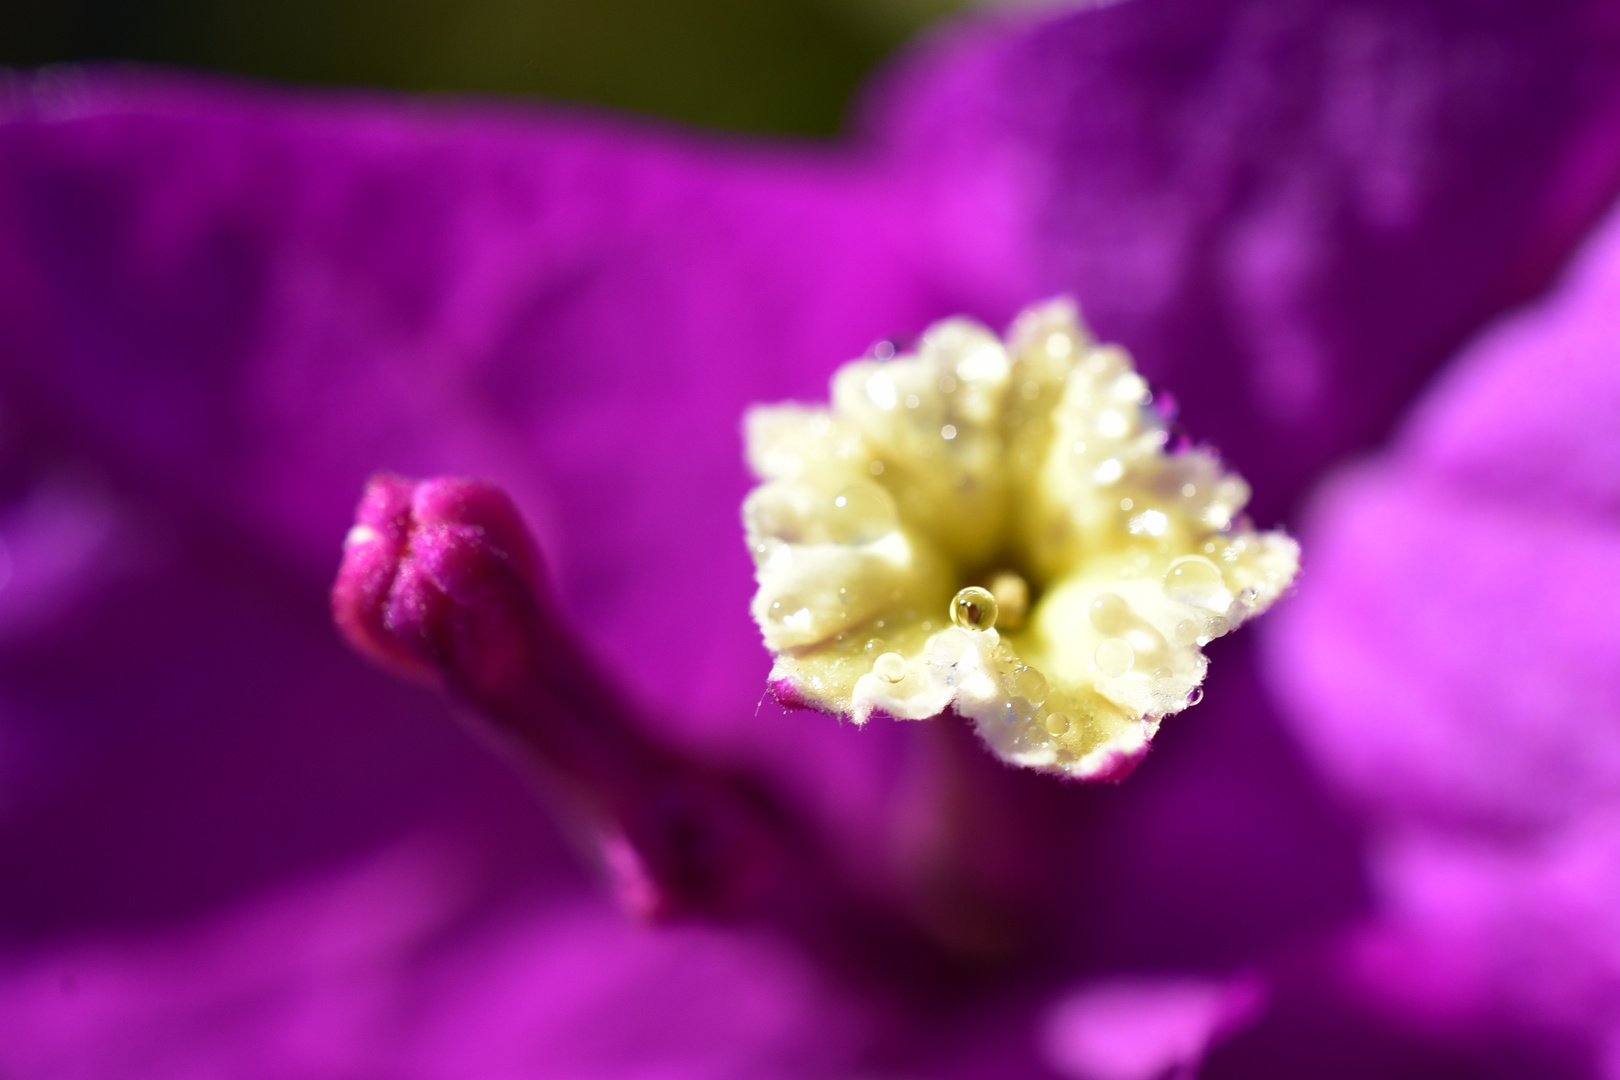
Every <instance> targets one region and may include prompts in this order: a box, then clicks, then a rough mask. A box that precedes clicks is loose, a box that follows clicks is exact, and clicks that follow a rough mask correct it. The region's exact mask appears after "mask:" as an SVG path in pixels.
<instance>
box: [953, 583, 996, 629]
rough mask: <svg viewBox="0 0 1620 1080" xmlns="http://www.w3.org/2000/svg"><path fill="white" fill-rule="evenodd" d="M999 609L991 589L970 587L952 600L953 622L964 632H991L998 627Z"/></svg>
mask: <svg viewBox="0 0 1620 1080" xmlns="http://www.w3.org/2000/svg"><path fill="white" fill-rule="evenodd" d="M997 613H998V608H997V606H996V598H995V597H994V596H993V595H992V594H991V592H990V590H989V589H981V588H979V587H978V586H977V585H969V586H968V587H967V588H965V589H963V590H962V591H961V592H959V593H957V594H956V595H955V596H954V597H952V598H951V622H953V623H955V624H956V625H957V626H960V627H961V628H962V629H963V630H989V629H990V628H992V627H993V626H995V625H996V615H997Z"/></svg>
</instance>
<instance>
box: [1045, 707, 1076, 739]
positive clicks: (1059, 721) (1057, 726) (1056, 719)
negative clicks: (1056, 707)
mask: <svg viewBox="0 0 1620 1080" xmlns="http://www.w3.org/2000/svg"><path fill="white" fill-rule="evenodd" d="M1071 723H1072V721H1071V720H1070V719H1069V717H1068V715H1067V714H1066V713H1060V712H1055V713H1051V714H1049V715H1048V716H1047V718H1046V730H1047V731H1048V732H1050V733H1051V734H1053V735H1062V734H1063V733H1064V732H1065V731H1068V730H1069V726H1070V724H1071Z"/></svg>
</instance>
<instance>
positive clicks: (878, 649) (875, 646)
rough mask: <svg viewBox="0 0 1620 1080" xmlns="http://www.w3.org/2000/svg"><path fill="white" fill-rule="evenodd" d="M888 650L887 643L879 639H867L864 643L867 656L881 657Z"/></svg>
mask: <svg viewBox="0 0 1620 1080" xmlns="http://www.w3.org/2000/svg"><path fill="white" fill-rule="evenodd" d="M888 649H889V643H888V642H887V641H884V640H883V639H882V638H880V637H875V638H869V639H868V640H867V642H866V655H867V656H882V655H883V654H884V653H885V652H887V651H888Z"/></svg>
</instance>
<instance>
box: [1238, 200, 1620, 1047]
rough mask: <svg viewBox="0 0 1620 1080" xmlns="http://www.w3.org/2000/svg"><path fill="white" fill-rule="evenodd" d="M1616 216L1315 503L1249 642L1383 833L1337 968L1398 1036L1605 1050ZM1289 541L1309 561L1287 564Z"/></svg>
mask: <svg viewBox="0 0 1620 1080" xmlns="http://www.w3.org/2000/svg"><path fill="white" fill-rule="evenodd" d="M1617 311H1620V218H1615V217H1611V219H1610V220H1609V222H1608V223H1607V224H1606V225H1605V226H1604V227H1603V228H1602V229H1601V230H1600V231H1599V232H1598V233H1597V234H1596V235H1595V236H1594V237H1593V238H1592V240H1591V242H1590V243H1589V245H1588V247H1587V248H1586V250H1585V251H1584V253H1583V254H1582V255H1581V257H1580V258H1579V259H1578V261H1577V262H1576V264H1575V265H1574V266H1573V268H1572V269H1571V271H1570V273H1569V274H1568V276H1567V278H1566V280H1565V281H1564V282H1563V283H1562V285H1561V286H1560V287H1559V289H1558V291H1557V292H1556V293H1555V294H1554V295H1553V296H1552V297H1550V298H1549V299H1548V300H1546V301H1545V302H1544V303H1541V304H1539V305H1537V306H1535V307H1533V308H1531V309H1529V310H1527V311H1525V312H1523V313H1521V314H1518V315H1516V316H1514V317H1513V318H1511V319H1509V320H1507V321H1506V322H1504V323H1503V324H1501V325H1500V326H1498V327H1496V328H1494V329H1493V330H1491V331H1490V332H1488V333H1487V334H1485V335H1484V336H1483V337H1482V338H1481V339H1480V340H1479V341H1478V342H1476V343H1475V344H1474V345H1473V346H1472V347H1471V348H1470V349H1469V350H1468V351H1467V352H1466V353H1465V355H1464V356H1463V357H1462V358H1460V359H1459V360H1458V362H1457V364H1456V366H1455V367H1454V368H1453V369H1452V370H1450V371H1448V372H1447V373H1446V375H1445V376H1444V377H1443V378H1442V380H1441V381H1440V383H1439V384H1438V385H1437V386H1436V388H1435V390H1434V392H1433V394H1432V395H1431V396H1430V397H1429V398H1428V399H1427V400H1426V401H1425V402H1424V403H1423V404H1422V405H1421V406H1420V407H1419V408H1418V409H1417V411H1416V413H1415V415H1414V417H1413V419H1412V422H1411V426H1410V428H1409V429H1408V430H1407V431H1406V432H1405V433H1404V434H1403V436H1402V438H1401V439H1400V440H1399V441H1398V442H1397V443H1396V445H1395V446H1394V447H1393V448H1392V450H1391V451H1390V452H1388V453H1387V454H1385V455H1383V456H1381V457H1380V458H1378V459H1376V460H1374V461H1373V462H1370V463H1368V464H1365V465H1362V466H1359V467H1357V468H1356V469H1353V470H1351V471H1349V472H1347V473H1345V474H1343V475H1342V476H1340V477H1338V478H1337V479H1336V480H1334V481H1331V482H1330V483H1329V485H1328V486H1327V487H1326V488H1325V489H1324V491H1323V492H1322V494H1321V496H1320V500H1319V502H1318V504H1317V505H1316V507H1315V509H1314V510H1313V512H1312V515H1311V519H1310V525H1309V528H1308V530H1307V534H1306V535H1307V539H1306V543H1307V545H1308V546H1309V549H1310V550H1312V552H1313V554H1314V561H1313V564H1312V566H1311V569H1310V573H1309V575H1308V576H1307V577H1306V579H1305V582H1304V585H1303V587H1302V589H1301V592H1300V595H1299V597H1298V598H1297V600H1296V602H1295V603H1294V604H1293V605H1292V606H1291V607H1290V608H1289V609H1288V610H1287V611H1286V612H1285V613H1284V614H1283V616H1282V617H1281V619H1280V620H1279V625H1278V626H1276V627H1274V628H1273V630H1272V632H1271V633H1270V634H1269V635H1268V641H1269V646H1270V648H1269V665H1268V666H1269V668H1270V672H1271V675H1272V679H1273V682H1274V684H1275V685H1276V686H1278V688H1279V689H1280V690H1282V691H1283V692H1284V694H1285V696H1286V698H1287V699H1288V701H1289V706H1290V715H1291V717H1292V719H1293V721H1294V724H1295V727H1296V729H1297V730H1298V732H1299V733H1300V735H1301V736H1302V738H1303V739H1304V741H1305V743H1306V745H1307V746H1308V747H1310V748H1311V750H1312V751H1313V752H1314V754H1315V756H1316V758H1317V761H1318V763H1319V765H1320V766H1321V767H1322V768H1323V769H1324V770H1325V771H1326V772H1327V773H1328V774H1329V775H1330V776H1331V777H1333V778H1334V779H1335V780H1337V781H1338V782H1339V783H1340V784H1342V785H1343V786H1344V787H1345V788H1347V789H1348V790H1349V791H1350V792H1352V793H1353V794H1354V795H1355V796H1356V797H1357V799H1358V800H1359V801H1360V802H1361V803H1362V804H1363V805H1364V806H1366V807H1367V808H1368V809H1369V810H1370V811H1371V813H1372V815H1373V817H1374V820H1375V821H1377V822H1379V823H1380V824H1381V825H1382V827H1383V829H1382V831H1383V832H1384V833H1385V839H1384V841H1383V843H1382V844H1381V846H1380V848H1379V851H1380V855H1379V857H1378V861H1377V863H1376V869H1377V879H1378V881H1379V883H1380V886H1381V888H1380V892H1381V894H1382V896H1383V899H1384V903H1385V909H1384V916H1385V920H1386V923H1385V925H1384V926H1382V927H1380V928H1377V929H1375V930H1373V931H1371V932H1370V933H1369V936H1368V938H1367V940H1366V942H1365V943H1364V946H1363V948H1362V949H1361V951H1360V953H1359V954H1358V955H1359V960H1358V965H1359V967H1360V969H1361V970H1362V973H1363V975H1364V976H1365V977H1366V978H1367V979H1368V981H1369V983H1370V984H1371V985H1373V986H1375V987H1377V988H1378V992H1379V993H1380V994H1384V995H1387V996H1388V997H1389V998H1390V999H1391V1000H1392V1001H1404V1002H1406V1003H1407V1006H1408V1011H1409V1013H1410V1014H1412V1015H1414V1016H1428V1017H1430V1018H1431V1019H1433V1020H1434V1021H1435V1022H1437V1023H1443V1024H1445V1025H1452V1026H1457V1025H1461V1026H1462V1027H1463V1028H1464V1029H1465V1030H1472V1031H1476V1032H1477V1031H1478V1030H1479V1029H1480V1027H1481V1025H1482V1024H1484V1023H1485V1022H1486V1021H1488V1020H1490V1019H1491V1018H1495V1017H1502V1016H1510V1017H1512V1018H1513V1021H1514V1022H1515V1023H1518V1024H1528V1025H1530V1026H1534V1027H1541V1028H1544V1029H1548V1030H1553V1031H1560V1032H1566V1033H1567V1032H1575V1033H1578V1034H1579V1035H1580V1038H1581V1039H1582V1040H1583V1041H1584V1043H1585V1045H1587V1046H1588V1048H1589V1049H1591V1052H1592V1053H1593V1054H1597V1055H1600V1056H1601V1054H1603V1053H1608V1052H1609V1051H1605V1050H1602V1049H1601V1048H1602V1047H1603V1046H1605V1045H1608V1046H1614V1045H1620V952H1617V951H1616V949H1615V941H1616V940H1617V939H1616V932H1617V928H1620V924H1617V923H1616V918H1615V914H1614V913H1615V911H1616V910H1620V909H1617V908H1616V903H1615V901H1616V897H1617V896H1620V880H1617V878H1616V874H1615V869H1614V868H1615V866H1616V865H1617V864H1616V862H1615V859H1616V855H1617V852H1620V849H1617V847H1616V835H1617V834H1616V825H1617V823H1620V620H1616V618H1615V602H1616V597H1620V516H1617V511H1620V497H1617V495H1620V486H1617V481H1616V469H1615V466H1616V464H1617V463H1620V427H1617V426H1616V425H1615V423H1614V418H1615V417H1617V416H1620V335H1617V334H1616V332H1615V328H1616V325H1617V324H1616V316H1615V313H1616V312H1617ZM1313 541H1314V543H1313Z"/></svg>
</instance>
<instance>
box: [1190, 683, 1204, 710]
mask: <svg viewBox="0 0 1620 1080" xmlns="http://www.w3.org/2000/svg"><path fill="white" fill-rule="evenodd" d="M1203 700H1204V688H1203V687H1202V686H1195V687H1193V688H1192V689H1191V690H1189V691H1187V704H1188V705H1189V706H1192V705H1196V704H1198V703H1199V702H1200V701H1203Z"/></svg>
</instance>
